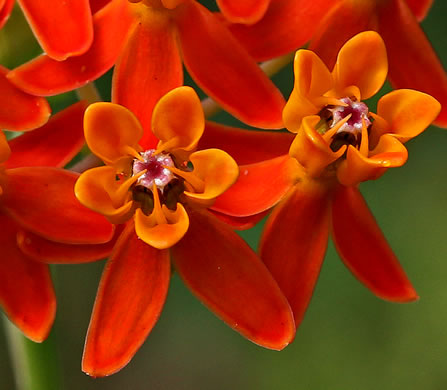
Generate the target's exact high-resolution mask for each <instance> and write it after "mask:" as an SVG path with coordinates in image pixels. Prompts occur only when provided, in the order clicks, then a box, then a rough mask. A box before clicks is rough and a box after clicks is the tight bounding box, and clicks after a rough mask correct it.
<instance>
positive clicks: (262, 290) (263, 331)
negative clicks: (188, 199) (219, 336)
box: [172, 210, 295, 350]
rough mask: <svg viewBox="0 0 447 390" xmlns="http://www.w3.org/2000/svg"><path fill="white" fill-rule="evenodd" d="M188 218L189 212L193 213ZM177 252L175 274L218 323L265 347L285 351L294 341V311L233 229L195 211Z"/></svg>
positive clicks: (175, 251)
mask: <svg viewBox="0 0 447 390" xmlns="http://www.w3.org/2000/svg"><path fill="white" fill-rule="evenodd" d="M188 212H189V210H188ZM190 219H191V221H190V227H189V229H188V232H187V233H186V235H185V237H184V238H183V239H182V240H181V241H180V242H179V243H178V244H177V245H175V246H174V247H173V248H172V251H173V259H174V263H175V267H176V270H177V271H178V273H179V275H180V276H181V277H182V279H183V280H184V281H185V283H186V284H187V286H188V287H189V288H190V289H191V290H192V292H193V293H194V294H195V295H196V296H197V297H198V298H199V299H200V300H201V301H202V302H203V303H204V304H205V305H207V306H208V307H209V308H210V309H211V310H212V311H213V312H214V313H215V314H216V315H217V316H218V317H219V318H221V319H222V320H223V321H224V322H226V323H227V324H228V325H229V326H231V327H232V328H233V329H235V330H236V331H238V332H240V333H241V334H242V335H243V336H244V337H246V338H248V339H249V340H251V341H253V342H254V343H256V344H259V345H261V346H263V347H266V348H270V349H276V350H280V349H283V348H284V347H286V346H287V344H289V343H290V342H291V341H292V340H293V337H294V335H295V327H294V323H293V318H292V314H291V312H290V308H289V305H288V303H287V301H286V300H285V298H284V296H283V295H282V293H281V291H280V290H279V288H278V286H277V284H276V283H275V282H274V280H273V279H272V277H271V276H270V274H269V273H268V271H267V269H266V268H265V266H264V265H263V264H262V262H261V261H260V260H259V258H258V257H257V256H256V254H255V253H254V252H253V251H252V250H251V249H250V247H249V246H248V245H247V244H246V243H245V242H244V241H243V240H242V238H240V237H239V236H238V235H237V234H236V233H235V232H234V231H233V230H232V229H231V228H230V227H229V226H227V225H225V224H224V223H223V222H220V221H219V220H217V219H216V218H215V217H213V216H211V215H210V214H209V213H207V212H206V211H198V210H191V212H190Z"/></svg>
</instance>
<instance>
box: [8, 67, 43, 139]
mask: <svg viewBox="0 0 447 390" xmlns="http://www.w3.org/2000/svg"><path fill="white" fill-rule="evenodd" d="M7 73H8V69H6V68H4V67H2V66H0V128H2V129H8V130H21V131H24V130H32V129H34V128H36V127H39V126H41V125H43V124H44V123H45V122H46V121H47V120H48V118H49V117H50V114H51V110H50V106H49V105H48V102H47V101H46V100H45V99H44V98H41V97H37V96H31V95H28V94H27V93H25V92H22V91H21V90H19V89H18V88H16V87H15V86H14V85H13V84H12V83H11V82H10V81H8V79H7V78H6V74H7Z"/></svg>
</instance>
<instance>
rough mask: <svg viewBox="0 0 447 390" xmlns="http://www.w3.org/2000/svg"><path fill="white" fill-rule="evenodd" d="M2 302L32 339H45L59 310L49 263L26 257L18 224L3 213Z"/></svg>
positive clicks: (21, 328)
mask: <svg viewBox="0 0 447 390" xmlns="http://www.w3.org/2000/svg"><path fill="white" fill-rule="evenodd" d="M0 226H1V231H2V233H1V234H0V245H1V248H2V254H1V259H0V303H1V305H2V307H3V309H4V310H5V312H6V314H7V315H8V317H9V319H10V320H11V321H12V322H14V324H15V325H17V327H19V328H20V330H21V331H22V332H23V333H24V334H25V335H26V336H27V337H29V338H30V339H31V340H33V341H36V342H41V341H43V340H44V339H45V338H46V337H47V335H48V333H49V331H50V328H51V325H52V324H53V321H54V316H55V312H56V297H55V296H54V291H53V284H52V282H51V276H50V272H49V269H48V266H47V265H45V264H39V263H36V262H34V261H32V260H31V259H29V258H28V257H26V256H25V255H24V254H23V253H22V252H21V251H20V250H19V248H18V247H17V245H16V234H17V227H16V225H15V223H14V222H13V221H12V220H11V219H10V218H9V217H7V216H6V215H4V214H0Z"/></svg>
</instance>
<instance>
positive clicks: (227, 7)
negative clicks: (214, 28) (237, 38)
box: [217, 0, 270, 24]
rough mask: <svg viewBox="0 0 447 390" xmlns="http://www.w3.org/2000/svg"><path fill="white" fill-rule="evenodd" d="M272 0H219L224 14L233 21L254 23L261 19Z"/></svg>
mask: <svg viewBox="0 0 447 390" xmlns="http://www.w3.org/2000/svg"><path fill="white" fill-rule="evenodd" d="M269 4H270V0H249V1H239V0H217V5H218V6H219V8H220V10H221V12H222V14H223V15H224V16H225V18H226V19H227V20H229V21H230V22H233V23H243V24H253V23H256V22H257V21H259V19H261V18H262V17H263V16H264V14H265V12H266V11H267V8H268V6H269Z"/></svg>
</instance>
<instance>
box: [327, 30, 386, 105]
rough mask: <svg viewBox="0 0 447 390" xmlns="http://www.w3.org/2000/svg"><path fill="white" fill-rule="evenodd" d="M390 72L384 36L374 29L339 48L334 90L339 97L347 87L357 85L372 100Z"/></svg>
mask: <svg viewBox="0 0 447 390" xmlns="http://www.w3.org/2000/svg"><path fill="white" fill-rule="evenodd" d="M387 72H388V60H387V53H386V47H385V43H384V42H383V39H382V38H381V37H380V35H379V34H377V33H376V32H375V31H365V32H362V33H360V34H357V35H356V36H354V37H353V38H351V39H350V40H349V41H348V42H346V43H345V44H344V45H343V47H342V48H341V49H340V52H339V53H338V57H337V62H336V63H335V67H334V69H333V71H332V75H333V77H334V82H335V85H334V89H335V91H336V94H337V95H338V97H344V96H346V95H345V92H344V91H345V90H346V89H347V88H349V87H351V86H356V87H358V88H359V90H360V95H361V99H362V100H365V99H369V98H370V97H371V96H373V95H375V94H376V93H377V92H378V91H379V90H380V88H382V86H383V83H384V82H385V80H386V76H387Z"/></svg>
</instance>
